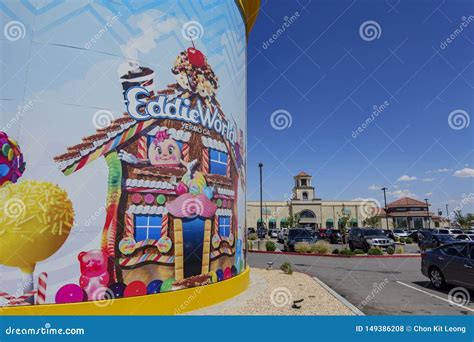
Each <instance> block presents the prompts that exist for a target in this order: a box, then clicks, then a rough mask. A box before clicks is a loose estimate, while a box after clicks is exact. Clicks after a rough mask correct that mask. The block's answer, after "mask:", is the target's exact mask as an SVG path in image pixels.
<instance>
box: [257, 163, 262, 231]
mask: <svg viewBox="0 0 474 342" xmlns="http://www.w3.org/2000/svg"><path fill="white" fill-rule="evenodd" d="M258 167H259V169H260V225H261V227H262V228H263V182H262V169H263V164H262V163H259V164H258Z"/></svg>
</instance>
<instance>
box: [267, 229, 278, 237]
mask: <svg viewBox="0 0 474 342" xmlns="http://www.w3.org/2000/svg"><path fill="white" fill-rule="evenodd" d="M268 235H269V236H270V237H271V238H277V237H278V231H277V230H276V229H270V231H269V232H268Z"/></svg>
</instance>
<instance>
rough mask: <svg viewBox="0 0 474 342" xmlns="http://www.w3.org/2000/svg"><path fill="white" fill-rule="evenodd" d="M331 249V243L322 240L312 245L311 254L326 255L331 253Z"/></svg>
mask: <svg viewBox="0 0 474 342" xmlns="http://www.w3.org/2000/svg"><path fill="white" fill-rule="evenodd" d="M329 247H330V245H329V242H327V241H324V240H321V241H318V242H316V243H315V244H312V245H311V252H312V253H318V254H326V253H329Z"/></svg>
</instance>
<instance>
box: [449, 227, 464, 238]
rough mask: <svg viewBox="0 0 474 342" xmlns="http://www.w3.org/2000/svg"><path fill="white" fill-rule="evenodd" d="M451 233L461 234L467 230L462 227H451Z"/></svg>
mask: <svg viewBox="0 0 474 342" xmlns="http://www.w3.org/2000/svg"><path fill="white" fill-rule="evenodd" d="M449 234H450V235H454V236H458V235H459V234H465V232H464V231H463V230H462V229H458V228H451V229H449Z"/></svg>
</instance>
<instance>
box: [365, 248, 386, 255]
mask: <svg viewBox="0 0 474 342" xmlns="http://www.w3.org/2000/svg"><path fill="white" fill-rule="evenodd" d="M367 254H368V255H383V251H382V250H381V249H380V248H377V247H372V248H370V249H369V251H368V252H367Z"/></svg>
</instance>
